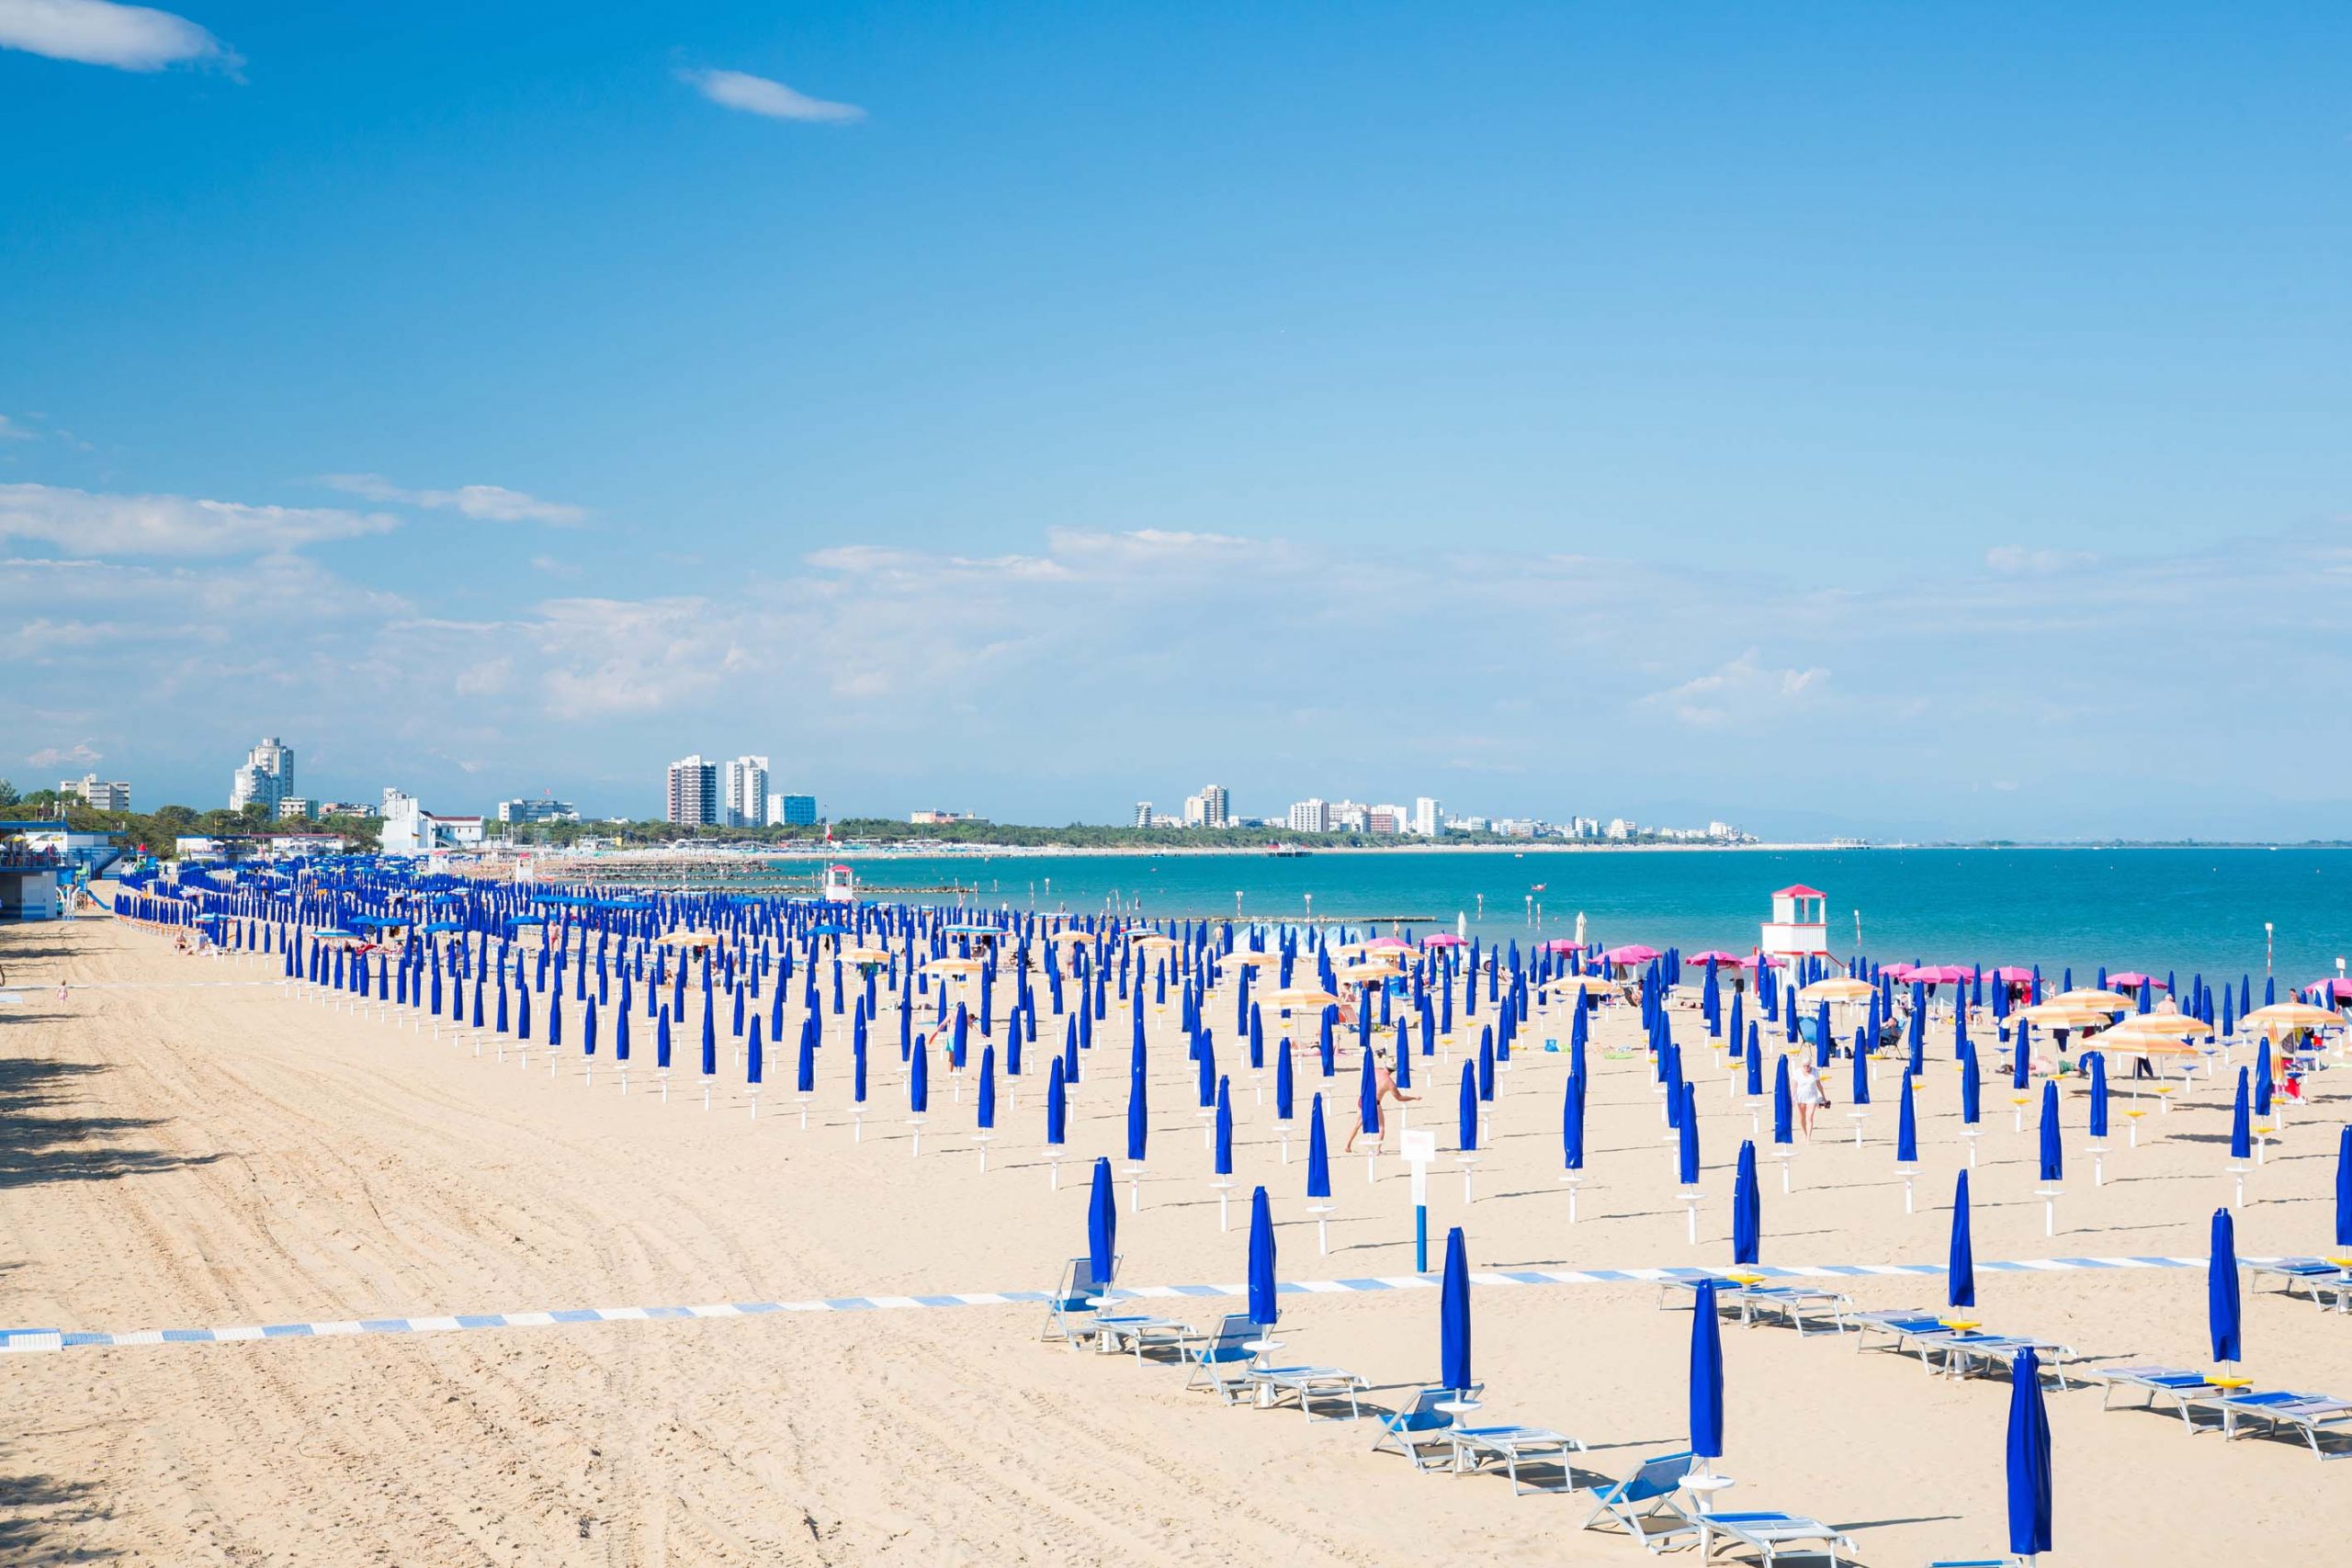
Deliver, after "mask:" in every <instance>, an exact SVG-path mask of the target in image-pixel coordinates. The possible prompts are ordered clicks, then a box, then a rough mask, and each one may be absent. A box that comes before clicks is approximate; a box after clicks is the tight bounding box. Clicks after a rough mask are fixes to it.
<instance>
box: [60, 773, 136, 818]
mask: <svg viewBox="0 0 2352 1568" xmlns="http://www.w3.org/2000/svg"><path fill="white" fill-rule="evenodd" d="M57 793H58V794H60V795H66V796H68V797H78V798H79V799H80V800H81V802H82V804H83V805H85V806H86V807H89V808H90V809H91V810H93V811H128V810H130V785H129V784H109V783H108V782H107V781H106V780H104V779H102V778H100V777H98V775H97V774H96V773H87V774H85V775H84V776H83V777H81V778H78V779H65V780H62V781H61V782H60V783H59V784H58V786H57Z"/></svg>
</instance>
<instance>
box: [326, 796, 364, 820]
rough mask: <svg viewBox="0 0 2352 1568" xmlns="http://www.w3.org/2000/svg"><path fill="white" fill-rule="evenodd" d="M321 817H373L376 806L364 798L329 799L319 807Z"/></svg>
mask: <svg viewBox="0 0 2352 1568" xmlns="http://www.w3.org/2000/svg"><path fill="white" fill-rule="evenodd" d="M319 815H320V816H322V817H374V816H376V815H378V812H377V810H376V808H375V807H372V806H370V805H368V803H367V802H366V801H364V800H330V801H326V802H323V803H322V804H321V806H320V807H319Z"/></svg>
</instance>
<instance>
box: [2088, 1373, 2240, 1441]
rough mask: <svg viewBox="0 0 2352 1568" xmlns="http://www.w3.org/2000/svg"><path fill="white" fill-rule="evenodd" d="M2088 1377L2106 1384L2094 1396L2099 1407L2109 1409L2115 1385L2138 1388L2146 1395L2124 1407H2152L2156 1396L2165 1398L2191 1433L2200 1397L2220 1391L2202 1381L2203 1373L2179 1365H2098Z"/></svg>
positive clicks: (2134, 1408) (2151, 1408) (2194, 1424)
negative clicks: (2102, 1389)
mask: <svg viewBox="0 0 2352 1568" xmlns="http://www.w3.org/2000/svg"><path fill="white" fill-rule="evenodd" d="M2090 1375H2091V1376H2093V1377H2095V1378H2097V1379H2098V1380H2099V1381H2100V1382H2103V1383H2105V1384H2106V1385H2107V1387H2106V1390H2105V1392H2104V1393H2101V1394H2100V1395H2099V1396H2098V1407H2099V1408H2100V1409H2101V1410H2112V1409H2114V1408H2115V1405H2114V1404H2113V1401H2114V1398H2115V1391H2116V1390H2117V1389H2119V1388H2123V1389H2134V1388H2136V1389H2139V1390H2140V1391H2142V1392H2143V1393H2145V1394H2146V1395H2147V1398H2145V1399H2144V1400H2143V1401H2141V1402H2140V1403H2139V1404H2127V1405H2125V1406H2124V1407H2123V1408H2125V1409H2127V1410H2153V1409H2154V1408H2155V1407H2156V1401H2157V1400H2158V1399H2169V1400H2171V1401H2172V1403H2173V1407H2174V1408H2175V1409H2177V1410H2178V1411H2179V1412H2180V1419H2181V1424H2182V1425H2183V1426H2185V1427H2188V1429H2189V1430H2190V1431H2192V1432H2194V1431H2196V1430H2197V1429H2198V1426H2197V1416H2196V1414H2195V1413H2196V1410H2197V1407H2198V1404H2199V1400H2200V1397H2203V1396H2210V1395H2212V1394H2216V1393H2220V1392H2221V1390H2219V1389H2217V1388H2215V1387H2214V1386H2213V1385H2212V1384H2211V1383H2210V1382H2206V1381H2205V1374H2204V1373H2203V1372H2192V1371H2184V1370H2183V1369H2181V1368H2179V1367H2157V1366H2145V1367H2098V1368H2095V1369H2093V1371H2092V1372H2091V1374H2090Z"/></svg>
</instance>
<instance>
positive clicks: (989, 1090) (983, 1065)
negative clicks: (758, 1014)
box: [804, 1037, 996, 1133]
mask: <svg viewBox="0 0 2352 1568" xmlns="http://www.w3.org/2000/svg"><path fill="white" fill-rule="evenodd" d="M804 1038H805V1037H804ZM977 1114H978V1122H979V1128H980V1131H981V1132H983V1133H987V1132H993V1131H994V1130H995V1128H996V1047H995V1046H993V1045H983V1046H981V1047H980V1094H979V1104H978V1108H977Z"/></svg>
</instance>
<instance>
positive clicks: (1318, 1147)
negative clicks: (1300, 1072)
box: [1306, 1094, 1331, 1198]
mask: <svg viewBox="0 0 2352 1568" xmlns="http://www.w3.org/2000/svg"><path fill="white" fill-rule="evenodd" d="M1306 1116H1307V1126H1306V1195H1307V1196H1308V1197H1309V1198H1329V1196H1330V1195H1331V1144H1330V1140H1329V1138H1327V1137H1326V1136H1325V1135H1324V1133H1323V1097H1322V1096H1321V1095H1319V1094H1318V1095H1317V1096H1316V1097H1315V1099H1314V1100H1313V1102H1312V1103H1311V1104H1309V1105H1308V1107H1307V1111H1306Z"/></svg>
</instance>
